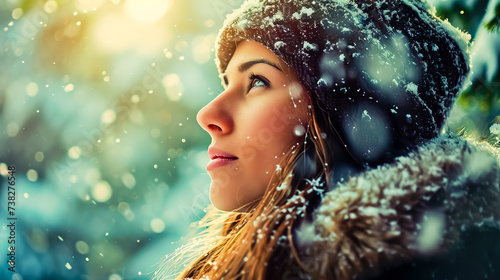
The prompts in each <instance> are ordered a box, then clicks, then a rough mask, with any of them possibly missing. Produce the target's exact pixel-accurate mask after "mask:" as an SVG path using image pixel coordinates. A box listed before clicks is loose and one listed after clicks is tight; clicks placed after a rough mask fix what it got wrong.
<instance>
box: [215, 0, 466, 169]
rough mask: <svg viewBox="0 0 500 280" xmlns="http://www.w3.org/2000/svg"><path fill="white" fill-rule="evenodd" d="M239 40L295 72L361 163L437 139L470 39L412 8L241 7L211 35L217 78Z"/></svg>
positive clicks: (341, 4) (268, 3) (412, 2)
mask: <svg viewBox="0 0 500 280" xmlns="http://www.w3.org/2000/svg"><path fill="white" fill-rule="evenodd" d="M242 40H254V41H257V42H258V43H260V44H262V45H264V46H265V47H267V48H268V49H269V50H271V51H272V52H273V53H274V54H275V55H277V56H278V57H280V58H281V59H282V60H283V61H285V63H286V64H287V65H288V66H289V67H290V68H291V69H293V70H294V71H295V73H296V75H297V77H298V79H299V81H300V82H301V83H302V85H303V86H304V87H305V88H306V89H307V90H308V91H309V93H310V95H311V98H312V100H313V105H314V106H315V109H316V108H317V109H316V110H315V113H318V114H319V115H321V116H322V117H323V118H326V120H325V121H327V122H328V123H332V124H333V125H334V126H335V129H336V131H337V132H338V133H339V134H340V136H341V138H342V139H343V140H344V142H345V144H346V145H347V146H348V148H350V149H351V150H352V152H353V154H354V155H355V156H356V157H358V158H359V159H360V160H362V161H370V160H374V159H376V158H378V157H380V156H381V155H382V154H384V153H385V152H386V151H387V150H390V149H391V146H394V145H395V144H396V145H407V144H408V145H411V144H412V143H416V142H418V141H421V140H425V139H431V138H433V137H435V136H437V135H438V134H439V133H440V131H441V129H442V126H443V124H444V122H445V120H446V117H447V116H448V113H449V110H450V108H451V106H452V104H453V102H454V100H455V98H456V97H457V94H458V92H459V90H460V89H461V87H462V85H463V84H464V81H465V79H466V76H467V74H468V72H469V40H470V36H469V35H468V34H465V33H463V32H461V31H459V30H458V29H456V28H454V27H452V26H451V25H450V24H449V23H448V22H447V21H443V20H440V19H438V18H437V17H436V16H435V15H434V11H433V10H432V9H431V8H430V7H429V6H428V5H427V4H426V3H425V2H423V1H419V0H406V1H401V0H399V1H398V0H373V1H370V0H359V1H349V0H338V1H326V0H316V1H310V0H263V1H262V0H261V1H257V0H249V1H245V2H244V3H243V5H242V6H241V8H240V9H237V10H235V11H234V12H233V13H232V14H230V15H228V17H227V19H226V21H225V22H224V26H223V28H222V29H221V31H220V33H219V35H218V38H217V42H216V64H217V67H218V70H219V72H220V73H223V72H224V71H225V69H226V67H227V65H228V63H229V61H230V59H231V57H232V55H233V54H234V51H235V49H236V46H237V44H238V43H239V42H241V41H242ZM316 111H317V112H316ZM401 143H403V144H401Z"/></svg>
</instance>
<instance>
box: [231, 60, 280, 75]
mask: <svg viewBox="0 0 500 280" xmlns="http://www.w3.org/2000/svg"><path fill="white" fill-rule="evenodd" d="M259 63H265V64H267V65H271V66H272V67H274V68H276V69H278V70H280V71H281V72H283V70H282V69H281V68H280V67H279V66H278V65H276V64H275V63H273V62H271V61H269V60H267V59H264V58H261V59H256V60H250V61H247V62H245V63H242V64H240V65H239V66H238V71H240V72H244V71H246V70H248V69H250V67H252V66H254V65H255V64H259Z"/></svg>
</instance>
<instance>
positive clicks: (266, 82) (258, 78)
mask: <svg viewBox="0 0 500 280" xmlns="http://www.w3.org/2000/svg"><path fill="white" fill-rule="evenodd" d="M248 79H250V85H249V86H248V90H251V89H252V88H254V87H255V81H261V82H262V83H264V87H266V88H268V87H269V85H270V84H271V83H270V82H269V80H268V79H266V78H264V77H263V76H260V75H255V74H254V73H253V72H251V73H250V75H249V76H248Z"/></svg>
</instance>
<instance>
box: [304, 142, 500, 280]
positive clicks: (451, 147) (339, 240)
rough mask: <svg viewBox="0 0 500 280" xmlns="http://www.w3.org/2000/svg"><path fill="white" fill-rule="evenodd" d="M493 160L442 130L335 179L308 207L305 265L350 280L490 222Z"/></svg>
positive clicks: (495, 209) (495, 173) (494, 195)
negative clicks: (401, 153)
mask: <svg viewBox="0 0 500 280" xmlns="http://www.w3.org/2000/svg"><path fill="white" fill-rule="evenodd" d="M498 158H499V157H498V151H494V150H493V149H492V148H490V149H489V148H488V145H486V144H471V143H470V142H467V141H465V140H464V139H462V138H457V137H452V136H449V135H443V136H440V137H438V138H436V139H434V140H432V141H430V142H428V143H427V144H425V145H423V146H421V147H420V148H418V149H417V150H416V151H415V152H413V153H411V154H409V155H408V156H405V157H400V158H398V159H397V160H396V161H395V162H394V163H392V164H386V165H383V166H379V167H378V168H376V169H373V170H369V171H366V172H364V173H362V174H360V175H359V176H356V177H353V178H350V180H349V181H348V182H346V183H343V184H339V185H338V186H337V187H336V188H335V189H333V190H331V191H329V192H328V193H327V194H325V196H324V198H323V201H322V204H321V206H320V207H319V208H318V209H317V211H316V219H315V220H314V223H313V226H314V233H315V234H314V237H313V238H312V239H311V237H309V240H308V241H309V242H306V243H307V246H311V247H310V250H309V257H306V258H305V259H306V261H308V263H305V266H306V267H308V266H309V268H312V269H311V271H315V273H318V275H317V278H320V279H336V280H341V279H342V280H343V279H346V280H347V279H353V278H356V277H359V276H361V277H362V276H366V275H367V274H374V273H377V272H378V271H380V270H383V269H388V268H390V267H394V266H395V265H397V264H399V263H401V262H406V261H411V260H413V259H415V258H419V257H425V256H432V255H437V254H441V253H445V252H447V251H448V250H450V249H452V248H453V247H454V245H456V244H457V243H458V241H459V240H460V234H461V231H464V230H466V229H468V228H471V227H475V226H484V225H489V226H497V227H498V225H499V224H500V223H499V221H500V192H499V188H500V172H499V171H500V166H499V160H498ZM311 231H312V230H311ZM299 236H300V234H299ZM311 242H312V244H311ZM303 245H305V244H303ZM311 251H312V252H315V253H311ZM311 266H314V268H313V267H311ZM308 270H309V269H308ZM315 278H316V277H315Z"/></svg>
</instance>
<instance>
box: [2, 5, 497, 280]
mask: <svg viewBox="0 0 500 280" xmlns="http://www.w3.org/2000/svg"><path fill="white" fill-rule="evenodd" d="M430 2H431V3H432V4H434V5H435V6H437V12H438V15H440V16H441V17H443V18H449V20H450V22H451V23H452V24H453V25H454V26H457V27H460V28H461V29H462V30H465V31H467V32H468V33H470V34H471V35H472V38H473V40H474V41H475V44H474V46H473V48H472V50H473V52H474V53H475V55H474V57H473V59H472V63H473V70H474V74H473V75H472V76H471V83H470V85H469V86H468V87H466V88H465V89H464V92H463V94H462V95H461V97H460V99H459V100H458V102H457V106H456V107H455V108H454V110H453V112H452V114H451V116H450V122H449V128H450V129H452V130H455V131H459V132H461V133H463V134H466V135H473V136H475V137H478V138H481V139H486V140H488V141H490V142H491V143H496V144H498V143H499V142H498V141H499V138H498V137H499V135H498V133H500V128H498V127H497V126H495V125H494V124H495V123H500V117H499V115H500V102H499V96H500V93H499V86H500V76H499V72H498V62H499V53H500V36H499V33H498V30H496V31H493V32H488V31H486V29H485V28H484V26H483V24H484V23H485V22H486V21H488V20H491V19H492V18H493V17H494V15H495V12H494V10H495V7H496V6H497V5H498V4H500V1H498V0H492V1H482V0H467V1H458V0H448V1H438V0H434V1H430ZM241 3H242V1H241V0H214V1H206V0H183V1H181V0H169V1H167V0H142V1H141V0H76V1H69V0H57V1H55V0H49V1H45V0H44V1H37V0H35V1H21V0H20V1H17V0H0V28H1V30H0V47H1V49H0V174H1V175H2V176H0V186H1V187H0V189H1V194H0V206H1V207H0V218H1V221H0V225H1V226H0V278H1V279H15V280H21V279H27V280H38V279H106V280H119V279H149V278H151V276H152V272H153V271H154V269H155V268H156V265H157V264H158V262H160V260H161V258H162V257H163V256H164V255H165V254H168V253H170V252H172V251H173V250H174V249H175V248H177V247H179V246H180V245H181V244H182V243H183V242H184V239H182V236H184V235H185V234H186V232H187V231H188V230H189V228H190V224H191V223H192V222H193V221H196V220H197V219H199V218H200V217H202V216H203V214H204V213H205V212H204V209H205V208H206V207H207V206H208V204H209V200H208V189H209V177H208V175H207V174H206V171H205V166H206V163H207V162H208V156H207V153H206V148H207V146H208V145H209V143H210V138H209V136H208V134H207V133H206V132H204V131H203V130H202V129H201V128H200V127H199V126H198V124H197V122H196V113H197V112H198V110H199V109H200V108H201V107H203V106H204V105H205V104H206V103H208V102H209V101H210V100H211V99H212V98H213V97H214V96H215V95H217V94H218V93H219V92H220V91H221V90H222V87H221V85H220V80H219V78H218V77H217V76H218V75H217V70H216V67H215V64H214V62H213V59H214V50H213V47H214V42H215V37H216V35H217V32H218V29H219V28H220V27H221V25H222V22H223V20H224V18H225V15H226V14H227V13H229V12H231V11H232V10H233V9H234V8H237V7H238V6H239V5H240V4H241ZM497 10H498V8H497ZM9 166H15V168H16V173H15V182H16V185H15V187H16V207H15V216H16V217H17V218H18V220H17V221H16V235H15V237H16V244H15V246H16V251H15V254H16V266H15V270H16V273H12V272H11V271H9V270H8V269H7V268H8V267H9V265H8V263H7V261H8V256H7V254H8V247H9V244H8V243H7V240H8V237H9V235H10V229H9V228H8V227H7V224H8V222H7V216H8V212H7V202H8V195H7V186H8V184H7V182H8V180H7V179H8V172H7V171H8V167H9Z"/></svg>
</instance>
